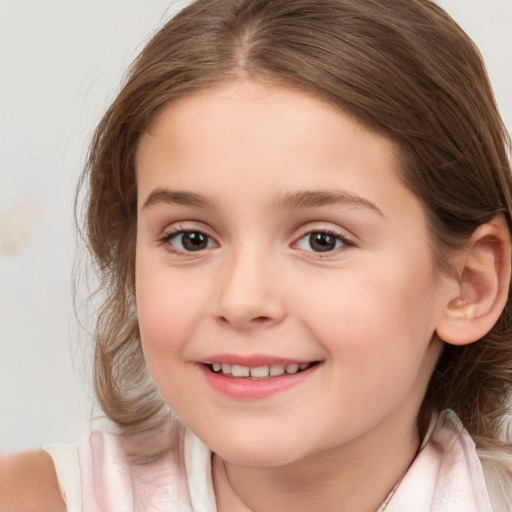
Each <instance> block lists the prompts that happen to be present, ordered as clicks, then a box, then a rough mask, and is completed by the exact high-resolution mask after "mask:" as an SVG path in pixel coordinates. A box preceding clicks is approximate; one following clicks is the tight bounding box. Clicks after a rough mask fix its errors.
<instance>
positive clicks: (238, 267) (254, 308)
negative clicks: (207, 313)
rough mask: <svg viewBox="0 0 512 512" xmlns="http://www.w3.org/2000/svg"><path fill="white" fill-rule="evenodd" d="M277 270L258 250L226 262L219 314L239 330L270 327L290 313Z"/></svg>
mask: <svg viewBox="0 0 512 512" xmlns="http://www.w3.org/2000/svg"><path fill="white" fill-rule="evenodd" d="M277 273H278V272H277V269H276V267H275V265H273V264H272V262H271V261H268V259H267V258H265V257H262V256H261V255H259V254H256V252H254V251H253V252H249V253H248V252H246V253H245V254H239V255H237V256H236V257H234V258H232V259H231V260H230V261H226V262H225V265H224V268H223V269H222V271H221V278H220V279H219V287H218V294H217V300H216V302H215V305H214V307H215V317H216V319H217V320H218V321H220V322H222V323H224V324H229V325H232V326H234V327H237V328H239V329H247V328H252V327H256V326H270V325H274V324H278V323H280V322H281V321H282V320H283V318H284V317H285V316H286V308H285V302H284V300H283V299H284V290H283V289H282V287H280V285H279V282H278V281H279V280H278V278H277V277H278V276H277Z"/></svg>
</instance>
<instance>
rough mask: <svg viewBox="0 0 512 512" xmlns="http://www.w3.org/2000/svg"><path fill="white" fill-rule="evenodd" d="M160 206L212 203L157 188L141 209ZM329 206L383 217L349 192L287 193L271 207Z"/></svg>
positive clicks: (278, 208)
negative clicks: (345, 207)
mask: <svg viewBox="0 0 512 512" xmlns="http://www.w3.org/2000/svg"><path fill="white" fill-rule="evenodd" d="M160 204H171V205H180V206H191V207H195V208H208V207H212V206H213V203H212V201H210V200H209V199H208V198H207V197H205V196H203V195H202V194H196V193H195V192H185V191H179V190H178V191H174V190H169V189H166V188H160V187H159V188H156V189H155V190H153V191H152V192H151V193H150V194H149V196H148V198H147V199H146V201H145V202H144V204H143V206H142V209H143V210H144V209H146V208H149V207H151V206H155V205H160ZM330 205H341V206H348V207H351V208H366V209H369V210H372V211H374V212H375V213H377V214H378V215H380V216H381V217H384V214H383V213H382V211H381V209H380V208H379V207H378V206H377V205H375V204H374V203H372V202H371V201H368V200H367V199H364V198H363V197H360V196H358V195H356V194H353V193H351V192H346V191H341V190H315V191H311V190H305V191H298V192H289V193H286V194H283V195H282V196H280V197H278V198H277V200H276V201H274V204H273V207H274V209H276V210H299V209H301V208H318V207H322V206H330Z"/></svg>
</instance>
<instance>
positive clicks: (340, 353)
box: [136, 80, 458, 512]
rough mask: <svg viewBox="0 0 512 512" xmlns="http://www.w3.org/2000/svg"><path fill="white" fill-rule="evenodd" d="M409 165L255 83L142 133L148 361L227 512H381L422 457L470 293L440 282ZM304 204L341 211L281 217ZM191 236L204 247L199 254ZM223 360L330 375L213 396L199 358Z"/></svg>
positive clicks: (309, 103) (381, 143)
mask: <svg viewBox="0 0 512 512" xmlns="http://www.w3.org/2000/svg"><path fill="white" fill-rule="evenodd" d="M396 166H397V159H396V152H395V147H394V146H393V144H392V143H391V142H390V141H389V140H387V139H386V138H385V137H382V136H380V135H377V134H374V133H371V132H369V131H367V130H365V129H364V128H363V127H362V126H361V125H360V124H358V123H357V122H355V121H354V120H352V119H351V118H350V117H348V116H347V115H345V114H344V113H342V112H340V111H338V110H336V109H334V108H333V107H332V106H330V105H327V104H325V103H323V102H321V101H320V100H318V99H315V98H313V97H311V96H309V95H307V94H305V93H302V92H298V91H294V90H290V89H287V88H282V87H278V86H269V85H262V84H258V83H255V82H251V81H247V80H243V81H239V82H235V83H229V84H223V85H221V86H219V87H216V88H212V89H209V90H205V91H201V92H198V93H195V94H193V95H190V96H187V97H185V98H182V99H179V100H177V101H175V102H172V103H171V104H169V105H168V106H167V107H166V108H165V109H164V110H163V111H162V112H161V113H160V114H159V116H158V117H157V118H156V119H155V121H154V122H153V125H152V126H151V129H150V130H149V131H148V132H147V133H146V134H144V135H143V136H142V138H141V140H140V144H139V147H138V152H137V158H136V168H137V180H138V197H139V212H138V226H137V254H136V300H137V313H138V319H139V324H140V331H141V338H142V344H143V349H144V353H145V357H146V360H147V364H148V367H149V369H150V372H151V374H152V376H153V378H154V380H155V383H156V385H157V387H158V388H159V390H160V392H161V394H162V396H163V397H164V399H165V400H166V401H167V402H168V404H169V405H170V407H171V408H172V409H173V410H174V411H175V413H176V414H177V415H178V416H179V417H180V418H181V419H182V421H183V422H184V423H185V424H186V425H187V426H188V427H189V428H190V429H191V430H192V431H193V432H194V433H195V434H196V435H197V436H198V437H199V438H200V439H202V440H203V442H205V444H206V445H207V446H208V447H210V448H211V449H212V451H213V452H214V453H215V455H214V463H213V476H214V484H215V490H216V495H217V500H218V507H219V511H228V510H229V511H231V512H234V511H235V512H240V511H247V510H252V511H258V512H260V511H272V510H293V511H294V512H300V511H303V510H304V511H306V510H309V511H310V510H333V511H334V510H336V511H338V512H339V511H351V512H359V511H361V512H363V511H364V512H368V511H372V510H376V509H377V508H378V506H379V505H380V503H381V502H382V501H383V500H384V498H385V497H386V496H387V494H388V493H389V491H390V490H391V489H392V488H393V487H394V485H395V483H396V482H397V481H398V480H399V479H400V477H401V476H402V475H403V474H404V473H405V472H406V470H407V468H408V466H409V464H410V463H411V461H412V460H413V458H414V456H415V454H416V452H417V450H418V446H419V438H418V432H417V428H416V416H417V412H418V409H419V407H420V404H421V401H422V398H423V396H424V393H425V390H426V386H427V384H428V381H429V378H430V376H431V373H432V371H433V368H434V366H435V363H436V361H437V359H438V357H439V355H440V352H441V349H442V343H443V342H441V341H440V339H439V338H438V337H437V335H436V327H437V324H438V323H439V322H440V320H441V318H443V314H444V311H445V309H446V306H447V304H448V303H449V302H450V300H451V299H452V298H453V297H454V295H456V293H457V286H458V285H457V283H456V282H454V280H453V279H450V278H448V277H444V276H442V275H439V274H438V273H437V272H436V270H435V268H434V264H433V260H432V255H431V250H430V245H429V236H428V232H427V224H426V217H425V213H424V211H423V208H422V205H421V203H420V202H419V200H418V199H417V197H415V196H414V195H413V194H412V193H411V192H410V191H409V190H408V189H407V188H406V187H405V186H404V185H403V184H402V182H401V181H400V180H399V178H398V175H397V171H396ZM162 190H166V191H168V192H171V194H170V193H162ZM304 191H310V192H311V191H313V192H332V191H339V192H341V193H342V194H344V195H343V197H344V199H343V200H342V201H340V200H339V197H338V200H337V201H331V202H328V204H324V205H318V204H316V205H314V204H305V202H304V201H302V203H301V204H282V203H286V201H283V198H285V197H290V196H292V195H294V194H295V195H296V194H299V193H302V192H304ZM155 192H157V193H155ZM174 192H187V193H194V194H200V195H201V196H202V198H203V199H202V201H201V202H200V203H199V202H197V201H190V200H188V201H183V197H184V196H180V198H181V199H180V200H178V201H176V198H177V197H178V196H176V195H174V196H173V195H172V193H174ZM188 197H189V196H188ZM347 197H348V198H349V200H347ZM184 203H189V204H184ZM296 203H297V202H296ZM180 231H181V232H183V231H187V232H189V233H191V232H193V233H196V234H197V232H200V233H202V234H203V235H205V236H207V237H208V238H205V240H207V243H206V246H205V247H204V248H202V249H201V250H195V251H190V250H188V251H187V250H186V247H184V246H183V245H182V243H183V241H184V238H183V234H179V233H178V234H176V232H180ZM326 231H327V232H329V233H331V236H333V237H334V238H335V240H336V244H335V247H334V248H333V250H329V251H326V252H321V253H319V252H318V251H316V250H315V248H314V247H313V246H312V245H311V243H310V242H311V241H310V238H309V235H310V234H311V233H325V232H326ZM196 236H197V235H196ZM218 354H236V355H241V356H251V355H254V354H258V355H264V356H265V357H282V358H294V359H300V360H304V361H320V364H319V365H318V366H317V367H316V369H315V371H314V372H311V373H310V374H309V375H308V377H307V378H305V379H304V380H302V381H301V382H300V383H299V384H297V385H295V386H293V387H291V388H289V389H286V390H284V391H281V392H279V393H277V394H274V395H272V396H269V397H265V398H262V399H248V400H244V399H235V398H232V397H228V396H226V395H223V394H222V393H220V392H219V391H218V390H216V389H213V388H212V387H211V386H210V385H209V384H208V382H207V379H206V378H205V374H204V372H203V369H202V368H204V367H203V366H202V365H201V362H204V361H205V360H210V359H212V358H213V359H214V358H215V356H216V355H218ZM212 425H214V426H215V428H212ZM261 496H265V499H264V500H262V499H261Z"/></svg>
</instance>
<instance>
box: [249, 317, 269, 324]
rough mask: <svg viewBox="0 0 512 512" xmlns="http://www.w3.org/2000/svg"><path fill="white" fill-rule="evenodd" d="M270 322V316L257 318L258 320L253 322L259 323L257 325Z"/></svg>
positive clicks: (255, 319)
mask: <svg viewBox="0 0 512 512" xmlns="http://www.w3.org/2000/svg"><path fill="white" fill-rule="evenodd" d="M268 320H270V318H269V317H268V316H257V317H256V318H254V319H253V321H254V322H257V323H263V322H266V321H268Z"/></svg>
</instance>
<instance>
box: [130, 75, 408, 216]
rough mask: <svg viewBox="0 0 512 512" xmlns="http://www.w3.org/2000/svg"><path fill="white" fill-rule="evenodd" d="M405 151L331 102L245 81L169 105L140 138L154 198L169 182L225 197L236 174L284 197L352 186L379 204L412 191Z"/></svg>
mask: <svg viewBox="0 0 512 512" xmlns="http://www.w3.org/2000/svg"><path fill="white" fill-rule="evenodd" d="M396 155H397V148H396V146H395V145H394V144H393V142H391V141H390V140H389V139H388V138H386V137H384V136H382V135H379V134H376V133H373V132H370V131H369V130H367V129H366V128H365V127H364V126H363V125H362V124H361V123H359V122H357V121H355V120H354V119H353V118H351V117H350V116H348V115H346V114H345V113H344V112H342V111H341V110H339V109H336V108H335V107H334V106H332V105H330V104H328V103H327V102H324V101H322V100H320V99H318V98H316V97H313V96H312V95H309V94H307V93H304V92H302V91H298V90H295V89H291V88H286V87H280V86H275V85H271V86H270V85H262V84H260V83H257V82H253V81H246V80H245V81H243V80H241V81H237V82H232V83H228V84H221V85H219V86H217V87H213V88H210V89H205V90H201V91H198V92H195V93H193V94H190V95H188V96H185V97H183V98H180V99H177V100H174V101H172V102H170V103H169V104H168V105H166V106H165V107H164V108H163V109H162V111H161V112H159V114H158V115H157V116H156V118H155V119H154V120H153V123H152V124H151V125H150V127H149V129H148V131H147V132H146V133H144V134H143V135H142V137H141V140H140V143H139V147H138V151H137V155H136V169H137V175H138V192H139V198H140V199H142V200H144V198H145V197H147V196H148V194H150V192H151V190H152V189H154V188H155V187H162V186H166V187H167V186H169V187H171V188H173V189H187V190H188V189H191V190H192V189H193V190H195V191H198V192H200V193H204V194H207V195H211V196H216V197H217V198H218V199H220V200H223V198H222V195H223V192H225V191H226V183H230V186H231V185H233V181H236V182H238V183H239V192H240V193H241V194H242V195H245V197H246V198H249V195H248V194H247V193H248V192H249V191H250V193H251V195H250V196H251V197H253V196H254V194H256V193H258V192H259V193H260V195H262V196H267V197H268V198H269V200H270V199H272V200H275V198H271V197H270V196H271V195H272V194H274V195H277V194H280V195H281V196H282V195H283V194H286V193H288V192H294V191H297V190H309V189H313V188H314V189H323V190H329V189H336V190H339V189H340V188H342V189H344V190H347V191H348V192H350V193H353V194H354V195H358V196H362V195H364V196H367V197H368V198H369V201H371V202H373V203H375V201H379V200H380V198H381V197H382V198H383V197H384V196H385V195H387V196H388V198H389V197H394V198H395V199H396V200H397V201H399V200H400V201H402V198H401V196H403V195H409V196H411V195H412V193H411V192H410V191H409V190H408V189H407V188H406V187H405V186H404V185H403V184H402V182H401V180H400V178H399V176H398V172H397V167H398V163H397V162H398V158H397V157H396ZM141 196H144V197H141ZM409 199H411V197H409ZM274 202H275V201H274ZM139 203H140V201H139ZM402 203H403V201H402ZM403 204H405V203H403ZM379 208H380V207H379Z"/></svg>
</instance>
